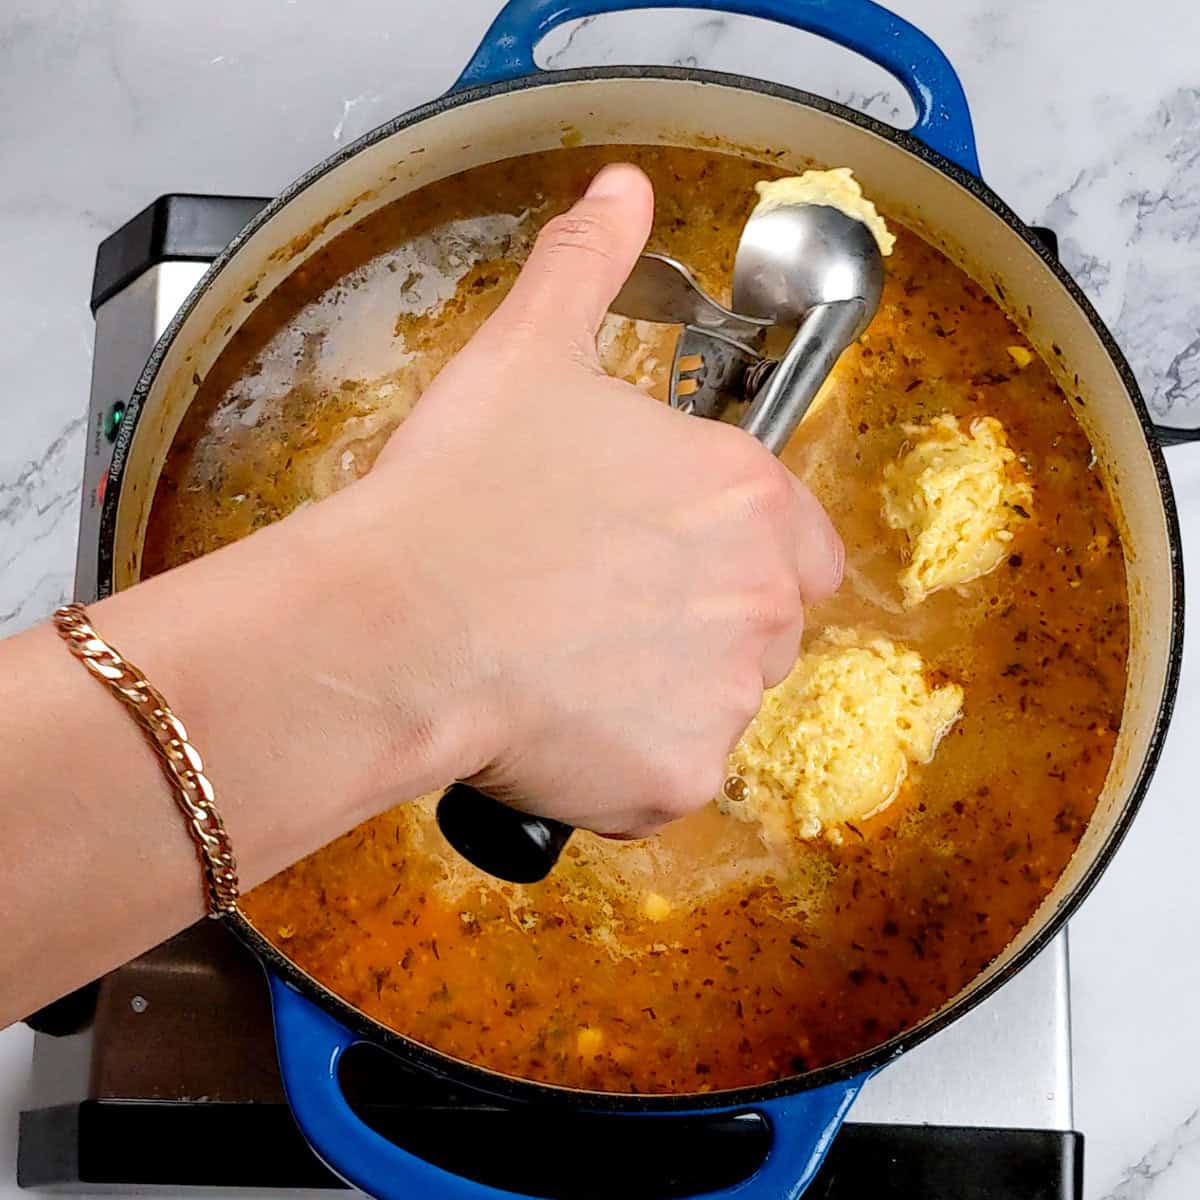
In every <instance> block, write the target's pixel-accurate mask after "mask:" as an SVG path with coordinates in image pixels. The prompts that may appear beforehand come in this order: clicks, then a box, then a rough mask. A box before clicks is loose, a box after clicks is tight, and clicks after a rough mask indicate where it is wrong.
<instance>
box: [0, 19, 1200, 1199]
mask: <svg viewBox="0 0 1200 1200" xmlns="http://www.w3.org/2000/svg"><path fill="white" fill-rule="evenodd" d="M497 3H498V0H460V3H458V4H456V5H454V6H453V10H452V17H450V16H449V15H448V14H449V13H450V12H451V10H449V9H448V8H447V7H446V6H445V5H438V4H430V3H425V2H424V0H422V2H420V3H418V2H417V0H339V3H338V4H336V5H330V4H327V3H322V2H321V0H261V2H260V3H255V4H249V5H248V4H245V3H244V2H243V0H206V3H203V4H201V3H199V2H198V0H188V2H186V3H184V2H180V3H173V4H169V5H164V4H159V3H155V2H154V0H124V3H120V4H117V3H113V4H97V3H94V2H92V0H60V2H58V3H54V4H43V3H41V2H40V0H6V3H4V4H3V5H2V6H0V280H2V282H3V287H2V288H0V328H3V330H4V336H3V337H0V413H2V414H3V416H4V418H5V420H4V425H3V435H2V436H0V633H4V632H13V631H15V630H17V629H20V628H23V627H25V626H26V625H28V624H30V623H31V622H33V621H35V620H37V619H38V618H40V617H42V616H44V615H45V614H46V613H47V612H48V611H49V610H50V608H52V607H53V605H54V604H55V603H57V602H58V601H59V600H60V599H61V598H63V597H64V596H65V595H66V594H67V592H68V590H69V587H70V579H71V573H72V564H73V559H74V544H75V528H76V518H77V508H76V505H77V483H78V475H79V470H80V464H81V462H82V456H83V441H82V439H83V425H82V414H83V411H84V406H85V403H86V397H87V392H88V379H89V372H90V358H91V336H92V327H91V317H90V315H89V313H88V310H87V297H88V292H89V286H90V275H91V267H92V260H93V255H94V252H95V247H96V244H97V242H98V241H99V239H100V238H101V237H103V236H104V235H105V234H106V233H108V232H109V231H111V230H112V229H113V228H115V227H116V226H117V225H119V224H120V223H121V222H122V221H124V220H125V219H126V218H127V217H129V216H130V215H132V214H133V213H134V212H136V211H137V210H138V209H140V208H141V207H142V206H143V205H144V204H146V203H147V202H148V201H150V200H151V199H153V198H154V196H156V195H158V194H159V193H162V192H166V191H186V190H193V191H216V192H231V193H243V194H257V195H268V194H271V193H272V192H274V191H276V190H277V189H279V188H280V187H282V186H283V185H284V184H286V183H287V182H288V181H289V180H290V179H291V178H293V177H294V176H295V175H297V174H298V173H299V172H300V171H302V170H303V169H305V168H306V167H307V166H309V165H311V164H312V163H313V162H315V161H317V160H319V159H320V158H322V157H324V156H325V155H327V154H328V153H330V152H331V151H333V150H334V149H336V147H337V146H338V145H339V144H343V143H345V142H347V141H350V140H352V139H353V138H355V137H357V136H358V135H359V134H361V133H363V132H365V131H366V130H367V129H369V128H370V127H372V126H373V125H375V124H378V123H379V122H380V121H382V120H384V119H386V118H387V117H389V116H391V115H393V114H394V113H396V112H400V111H403V110H404V109H407V108H409V107H411V106H413V105H414V104H417V103H419V102H421V101H422V100H425V99H428V98H429V97H431V96H433V95H435V94H437V93H438V92H440V91H442V90H444V88H445V87H447V86H448V85H449V84H450V82H451V81H452V80H453V79H454V77H455V75H456V74H457V72H458V70H459V69H460V68H461V66H462V65H463V63H464V62H465V60H466V58H467V56H468V54H469V52H470V50H471V49H472V48H473V46H474V44H475V43H476V42H477V40H478V38H479V36H480V34H481V33H482V32H483V30H484V28H485V27H486V25H487V23H488V22H489V21H490V19H491V17H492V16H493V14H494V11H495V8H496V6H497ZM893 7H895V8H896V9H898V10H899V11H900V12H901V13H902V14H903V15H905V16H907V17H908V18H909V19H910V20H912V21H914V22H915V23H917V24H918V25H920V26H922V27H924V28H925V29H927V30H928V31H930V32H931V33H932V34H933V35H934V36H935V37H936V38H937V40H938V41H939V42H940V44H941V45H942V46H943V48H944V49H945V50H946V52H947V53H948V54H949V56H950V58H951V59H952V61H954V63H955V64H956V66H957V67H958V69H959V72H960V74H961V76H962V78H963V81H964V84H965V86H966V89H967V92H968V95H969V97H970V100H971V103H972V108H973V113H974V117H975V123H976V131H977V134H978V139H979V145H980V158H981V161H982V164H983V171H984V174H985V177H986V178H987V179H988V181H989V182H990V183H991V184H992V186H993V187H995V188H996V190H997V191H998V192H999V193H1000V194H1001V195H1002V196H1003V197H1004V198H1005V199H1006V200H1008V202H1009V203H1010V204H1012V206H1013V207H1014V208H1015V209H1016V210H1017V211H1018V212H1019V213H1021V215H1023V216H1024V217H1026V218H1027V219H1029V220H1036V221H1041V222H1044V223H1046V224H1049V225H1051V226H1053V227H1054V228H1056V229H1057V231H1058V232H1059V234H1060V235H1061V237H1062V247H1063V257H1064V260H1065V262H1066V264H1067V266H1068V267H1069V268H1070V269H1071V270H1072V271H1073V272H1074V273H1075V275H1076V277H1077V278H1078V279H1079V281H1080V283H1081V284H1082V286H1083V287H1084V289H1085V291H1087V293H1088V294H1089V296H1090V297H1091V298H1092V300H1093V301H1094V302H1095V304H1096V305H1097V307H1098V309H1099V311H1100V313H1101V315H1102V316H1103V317H1104V319H1105V320H1106V321H1107V322H1109V323H1110V324H1111V326H1112V327H1113V329H1114V331H1115V333H1116V335H1117V337H1118V340H1119V341H1120V343H1121V345H1122V347H1123V349H1124V350H1125V352H1126V354H1127V355H1128V357H1129V359H1130V361H1131V363H1132V365H1133V367H1134V369H1135V371H1136V373H1137V375H1138V378H1139V380H1140V381H1141V384H1142V386H1143V388H1144V390H1145V392H1146V395H1147V398H1148V399H1149V401H1150V403H1151V405H1152V406H1153V408H1154V410H1155V411H1156V412H1157V413H1159V414H1163V415H1167V414H1169V417H1170V419H1171V420H1172V421H1174V422H1177V423H1181V424H1183V423H1195V422H1196V421H1197V420H1198V419H1200V288H1197V286H1196V284H1195V279H1196V277H1197V276H1198V275H1200V57H1198V56H1197V54H1196V46H1197V45H1200V17H1198V16H1197V14H1196V12H1195V9H1194V6H1193V5H1192V4H1190V3H1188V0H1140V2H1139V3H1137V4H1131V5H1125V6H1101V5H1098V4H1096V3H1094V0H1055V3H1053V4H1045V3H1043V2H1042V0H1007V2H1006V3H1000V2H999V0H963V3H960V4H957V5H948V4H945V3H943V2H941V0H893ZM539 61H541V62H542V63H543V64H545V65H548V66H551V67H555V66H563V67H565V66H574V65H582V64H585V63H595V62H673V63H678V64H681V65H698V66H705V67H714V68H718V69H724V70H730V71H738V72H743V73H747V74H752V75H759V76H761V77H764V78H768V79H775V80H779V81H782V82H786V83H790V84H792V85H794V86H798V87H802V88H806V89H808V90H811V91H814V92H817V93H821V94H824V95H829V96H832V97H833V98H835V99H839V100H842V101H843V102H845V103H847V104H850V105H852V106H855V107H858V108H862V109H864V110H866V111H868V112H870V113H871V114H872V115H874V116H877V117H879V118H880V119H882V120H885V121H890V122H892V123H895V124H905V123H907V122H908V121H909V120H911V115H912V108H911V104H910V102H909V101H908V99H907V97H906V96H905V95H904V94H903V92H902V91H901V90H900V89H899V87H898V86H897V85H896V84H895V82H894V81H892V80H891V79H890V78H889V77H888V76H887V75H886V74H885V73H884V72H882V71H880V70H879V69H878V68H875V67H874V66H872V65H871V64H868V63H866V62H865V61H863V60H861V59H859V58H857V57H855V56H853V55H851V54H849V53H847V52H845V51H841V50H837V49H833V48H830V47H827V46H824V45H822V44H820V43H817V42H816V41H815V39H812V38H810V37H808V36H807V35H803V34H799V33H795V32H790V31H780V30H776V29H768V27H766V26H764V25H762V24H761V23H758V22H753V21H749V20H745V19H742V18H732V17H723V16H719V15H713V14H708V13H689V12H682V11H668V12H657V13H645V14H632V15H630V14H626V15H618V16H613V17H606V18H598V19H593V20H587V21H584V22H581V23H580V24H578V25H577V26H575V27H572V28H566V29H561V30H558V31H555V33H553V34H552V35H551V36H550V37H549V38H547V40H546V43H545V45H544V46H543V47H542V49H541V51H540V54H539ZM1169 458H1170V463H1171V469H1172V474H1173V477H1174V479H1175V483H1176V486H1177V489H1178V492H1179V498H1180V508H1181V512H1182V514H1183V521H1184V527H1185V539H1186V542H1187V551H1188V554H1189V556H1190V562H1191V563H1195V562H1197V561H1200V448H1190V449H1189V448H1181V449H1178V450H1173V451H1171V452H1170V455H1169ZM1189 586H1190V590H1191V594H1192V595H1193V596H1195V595H1200V573H1198V572H1197V571H1196V569H1195V567H1194V566H1189ZM1193 623H1194V624H1195V623H1196V622H1195V621H1193ZM1197 728H1200V649H1198V647H1197V640H1196V638H1195V637H1193V638H1191V640H1190V641H1189V645H1188V649H1187V655H1186V659H1185V667H1184V682H1183V691H1182V695H1181V701H1180V707H1179V713H1178V716H1177V718H1176V722H1175V726H1174V729H1173V732H1172V735H1171V737H1170V739H1169V741H1168V746H1167V750H1166V754H1165V757H1164V762H1163V766H1162V768H1161V770H1160V773H1159V777H1158V779H1157V780H1156V782H1155V785H1154V787H1153V788H1152V790H1151V793H1150V796H1149V797H1148V799H1147V802H1146V805H1145V808H1144V811H1143V812H1142V814H1141V815H1140V816H1139V818H1138V821H1137V822H1136V823H1135V827H1134V829H1133V831H1132V833H1131V834H1130V836H1129V838H1128V840H1127V842H1126V844H1125V846H1124V847H1123V848H1122V850H1121V853H1120V855H1119V856H1118V858H1117V861H1116V862H1115V863H1114V865H1113V867H1112V868H1111V869H1110V871H1109V872H1108V874H1107V875H1106V877H1105V879H1104V880H1103V882H1102V883H1101V885H1100V886H1099V887H1098V888H1097V890H1096V892H1095V894H1094V895H1093V896H1092V897H1091V898H1089V900H1088V902H1087V904H1086V905H1085V908H1084V910H1083V912H1082V914H1081V915H1080V917H1079V918H1078V919H1077V920H1076V921H1075V922H1074V923H1073V925H1072V969H1073V989H1074V990H1073V1020H1074V1038H1075V1050H1076V1054H1075V1079H1076V1121H1077V1124H1078V1126H1079V1128H1081V1129H1083V1130H1084V1131H1085V1133H1086V1134H1087V1136H1088V1150H1087V1153H1088V1183H1087V1195H1088V1198H1089V1200H1185V1198H1186V1200H1194V1198H1195V1197H1196V1196H1198V1195H1200V1117H1198V1116H1197V1113H1198V1112H1200V1079H1198V1078H1197V1068H1198V1067H1200V1022H1198V1021H1197V1020H1196V1011H1197V1008H1198V1006H1200V954H1198V953H1197V952H1196V947H1197V946H1200V904H1198V902H1197V899H1196V894H1195V891H1194V888H1193V883H1192V881H1193V880H1194V878H1195V868H1194V861H1193V860H1194V848H1195V846H1196V845H1197V844H1198V841H1200V810H1198V808H1197V805H1196V803H1195V785H1194V778H1195V772H1196V751H1195V748H1194V731H1195V730H1196V729H1197ZM27 1062H28V1044H27V1040H26V1037H25V1034H24V1032H23V1031H21V1030H11V1031H7V1032H5V1033H4V1034H0V1197H8V1196H10V1195H14V1194H15V1190H14V1189H13V1186H12V1183H11V1179H12V1161H13V1159H12V1144H11V1143H12V1138H11V1130H12V1129H13V1127H14V1114H15V1110H16V1108H17V1107H18V1106H19V1104H20V1101H21V1094H22V1089H23V1087H24V1077H25V1073H26V1071H27Z"/></svg>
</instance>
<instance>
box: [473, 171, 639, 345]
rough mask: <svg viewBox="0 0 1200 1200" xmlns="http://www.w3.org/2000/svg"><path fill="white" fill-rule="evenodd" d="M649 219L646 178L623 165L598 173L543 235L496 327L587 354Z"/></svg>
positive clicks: (497, 316)
mask: <svg viewBox="0 0 1200 1200" xmlns="http://www.w3.org/2000/svg"><path fill="white" fill-rule="evenodd" d="M653 218H654V190H653V188H652V187H651V184H650V180H649V179H647V178H646V176H645V174H644V173H643V172H642V171H641V170H639V169H638V168H637V167H635V166H632V165H631V164H629V163H612V164H610V165H609V166H607V167H604V168H603V169H602V170H601V171H600V172H599V173H598V174H597V175H596V177H595V178H594V179H593V180H592V182H591V184H590V186H589V187H588V190H587V192H586V193H585V194H584V196H583V199H582V200H580V201H578V203H576V204H575V205H574V207H572V208H570V209H568V210H567V211H566V212H565V213H563V214H561V215H560V216H557V217H555V218H554V219H553V220H551V221H548V222H547V223H546V225H545V226H544V227H543V228H542V231H541V233H539V234H538V238H537V242H536V243H535V244H534V247H533V250H532V252H531V253H530V255H529V259H528V261H527V262H526V263H525V266H524V267H523V268H522V270H521V274H520V275H519V276H518V278H517V281H516V283H514V284H513V286H512V290H511V291H510V292H509V293H508V295H507V297H505V300H504V303H503V304H502V305H501V306H500V308H499V309H498V310H497V311H496V314H495V317H494V319H493V320H494V322H495V323H496V324H498V325H500V326H501V327H502V328H504V329H506V330H511V329H514V328H515V327H517V326H523V327H527V328H528V327H531V328H533V329H536V330H538V331H539V332H541V333H544V334H546V335H548V336H549V337H551V338H553V339H555V340H561V341H563V342H567V343H574V344H576V345H586V346H588V347H589V349H590V348H592V347H593V346H594V344H595V337H596V332H597V331H598V330H599V328H600V322H601V321H603V320H604V314H605V313H606V312H607V311H608V306H609V305H610V304H611V303H612V301H613V298H614V297H615V296H616V294H617V292H619V291H620V290H621V287H622V285H623V284H624V283H625V280H626V279H627V278H628V277H629V272H630V271H632V270H633V265H634V263H635V262H636V261H637V257H638V255H639V254H641V252H642V250H643V248H644V247H645V245H646V239H647V238H648V237H649V236H650V224H651V221H652V220H653Z"/></svg>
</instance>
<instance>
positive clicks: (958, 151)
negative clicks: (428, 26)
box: [451, 0, 979, 175]
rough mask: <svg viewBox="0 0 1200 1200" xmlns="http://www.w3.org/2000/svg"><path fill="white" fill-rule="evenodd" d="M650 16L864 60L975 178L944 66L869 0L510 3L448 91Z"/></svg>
mask: <svg viewBox="0 0 1200 1200" xmlns="http://www.w3.org/2000/svg"><path fill="white" fill-rule="evenodd" d="M650 8H695V9H702V10H705V11H715V12H724V13H736V14H741V15H742V16H747V17H765V18H766V19H767V20H771V21H778V22H779V23H780V24H783V25H791V26H793V27H794V28H796V29H803V30H806V31H807V32H808V33H815V34H818V35H819V36H821V37H824V38H827V39H828V40H829V41H831V42H836V43H837V44H838V45H839V46H845V47H846V49H848V50H853V51H855V52H856V53H858V54H861V55H863V56H864V57H865V58H869V59H870V60H871V61H872V62H874V63H876V64H878V65H879V66H881V67H883V68H884V70H886V71H888V72H890V73H891V74H892V75H894V76H895V77H896V78H897V79H898V80H899V81H900V82H901V83H902V84H903V85H904V90H905V91H906V92H908V94H909V96H910V97H911V98H912V102H913V105H914V107H915V108H916V110H917V121H916V124H915V125H913V127H912V129H911V130H909V132H910V133H912V134H913V136H915V137H918V138H920V139H921V141H923V142H924V143H925V144H926V145H927V146H928V147H929V148H930V149H931V150H935V151H937V153H938V154H941V155H944V156H945V157H946V158H948V159H950V161H951V162H953V163H955V164H956V165H958V166H960V167H962V169H963V170H964V171H968V172H970V173H971V174H972V175H978V174H979V158H978V155H977V154H976V151H975V133H974V130H973V128H972V126H971V111H970V108H969V107H968V105H967V98H966V95H965V94H964V92H963V88H962V84H961V83H960V82H959V78H958V75H957V74H956V73H955V71H954V68H953V67H952V66H951V65H950V60H949V59H947V58H946V56H945V55H944V54H943V53H942V51H941V50H940V49H939V48H938V46H937V44H936V43H935V42H933V41H932V40H931V39H930V38H929V37H927V36H926V35H925V34H924V33H922V32H921V31H920V30H919V29H917V28H916V26H915V25H910V24H909V23H908V22H907V21H906V20H904V19H903V18H902V17H899V16H897V15H896V14H895V13H893V12H891V11H889V10H888V9H886V8H884V7H883V6H882V5H879V4H875V3H874V2H873V0H509V2H508V3H507V4H506V5H505V6H504V8H502V9H501V10H500V13H499V15H498V16H497V17H496V19H495V20H494V21H493V22H492V25H491V28H490V29H488V31H487V33H485V34H484V35H483V41H482V42H481V43H480V45H479V49H478V50H476V51H475V54H474V56H473V57H472V59H471V61H470V62H469V63H468V64H467V66H466V69H465V70H464V71H463V73H462V74H461V75H460V76H459V77H458V80H457V82H456V83H455V84H454V87H453V88H452V89H451V90H452V91H458V90H459V89H461V88H468V87H476V86H478V85H481V84H489V83H503V82H505V81H506V80H510V79H516V78H518V77H520V76H523V75H534V74H536V73H537V72H538V67H537V64H536V63H535V62H534V61H533V51H534V48H535V47H536V46H537V44H538V42H540V41H541V40H542V38H543V37H545V36H546V34H547V33H549V32H550V31H551V30H552V29H554V28H555V26H557V25H561V24H562V23H563V22H564V21H574V20H577V19H579V18H582V17H594V16H598V15H600V14H602V13H613V12H625V11H627V10H633V9H650Z"/></svg>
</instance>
